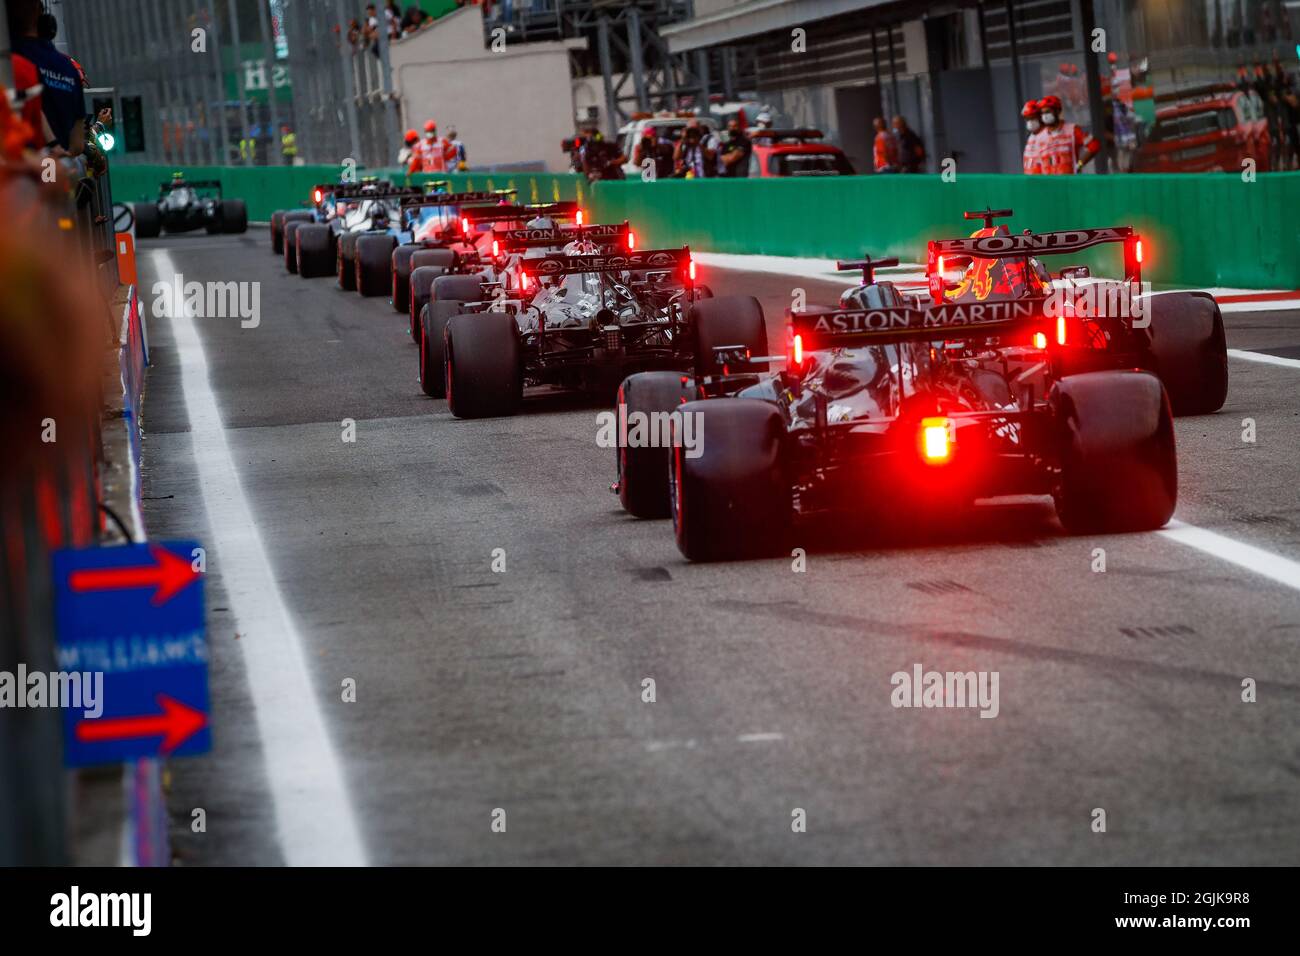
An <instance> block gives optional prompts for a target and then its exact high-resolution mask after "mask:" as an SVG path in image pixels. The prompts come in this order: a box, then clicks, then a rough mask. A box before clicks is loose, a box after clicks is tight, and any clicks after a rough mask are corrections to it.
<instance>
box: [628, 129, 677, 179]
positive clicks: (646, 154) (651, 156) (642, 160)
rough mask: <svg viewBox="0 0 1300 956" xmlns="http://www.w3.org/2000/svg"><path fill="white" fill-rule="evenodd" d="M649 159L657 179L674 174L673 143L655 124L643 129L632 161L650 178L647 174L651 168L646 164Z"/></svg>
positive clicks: (643, 174) (644, 175) (633, 152)
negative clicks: (660, 133) (662, 135)
mask: <svg viewBox="0 0 1300 956" xmlns="http://www.w3.org/2000/svg"><path fill="white" fill-rule="evenodd" d="M647 161H649V162H651V163H652V164H653V168H654V178H655V179H667V178H668V177H670V176H671V175H672V174H673V144H672V143H670V142H668V140H666V139H664V138H663V137H661V136H660V135H659V130H658V128H657V127H654V126H647V127H646V128H645V129H643V130H642V131H641V138H640V139H639V140H637V144H636V149H634V150H633V151H632V162H633V163H635V164H636V166H637V168H638V169H640V170H641V174H642V176H643V177H644V178H647V179H648V178H650V177H649V176H646V174H645V171H646V170H647V169H648V168H650V167H648V166H647V165H646V163H647Z"/></svg>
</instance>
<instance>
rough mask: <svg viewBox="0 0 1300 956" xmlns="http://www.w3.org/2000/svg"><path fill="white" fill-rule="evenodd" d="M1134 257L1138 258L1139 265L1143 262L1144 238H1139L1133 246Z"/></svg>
mask: <svg viewBox="0 0 1300 956" xmlns="http://www.w3.org/2000/svg"><path fill="white" fill-rule="evenodd" d="M1133 257H1134V258H1135V259H1137V263H1138V265H1141V264H1142V240H1141V239H1139V240H1138V241H1137V243H1136V245H1135V246H1134V248H1133Z"/></svg>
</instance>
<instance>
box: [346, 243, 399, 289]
mask: <svg viewBox="0 0 1300 956" xmlns="http://www.w3.org/2000/svg"><path fill="white" fill-rule="evenodd" d="M396 247H397V239H396V238H395V237H394V236H390V235H386V234H385V235H375V236H358V237H357V251H356V253H355V255H356V270H357V292H359V293H361V295H362V296H365V297H370V296H376V295H383V294H384V293H385V292H387V291H388V287H389V286H390V285H391V284H392V276H391V275H390V270H391V269H392V268H393V249H395V248H396Z"/></svg>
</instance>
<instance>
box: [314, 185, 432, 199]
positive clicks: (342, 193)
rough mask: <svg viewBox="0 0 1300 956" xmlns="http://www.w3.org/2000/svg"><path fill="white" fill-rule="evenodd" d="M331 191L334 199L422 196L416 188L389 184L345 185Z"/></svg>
mask: <svg viewBox="0 0 1300 956" xmlns="http://www.w3.org/2000/svg"><path fill="white" fill-rule="evenodd" d="M333 189H334V198H335V199H400V198H403V197H406V196H422V195H424V191H423V190H421V189H420V187H418V186H394V185H392V184H390V183H383V184H376V183H347V184H345V185H340V186H335V187H333Z"/></svg>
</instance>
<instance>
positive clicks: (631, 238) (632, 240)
mask: <svg viewBox="0 0 1300 956" xmlns="http://www.w3.org/2000/svg"><path fill="white" fill-rule="evenodd" d="M635 248H636V233H635V232H633V231H632V230H631V229H629V230H628V231H627V251H628V252H631V251H632V250H633V249H635Z"/></svg>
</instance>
